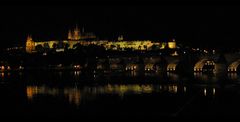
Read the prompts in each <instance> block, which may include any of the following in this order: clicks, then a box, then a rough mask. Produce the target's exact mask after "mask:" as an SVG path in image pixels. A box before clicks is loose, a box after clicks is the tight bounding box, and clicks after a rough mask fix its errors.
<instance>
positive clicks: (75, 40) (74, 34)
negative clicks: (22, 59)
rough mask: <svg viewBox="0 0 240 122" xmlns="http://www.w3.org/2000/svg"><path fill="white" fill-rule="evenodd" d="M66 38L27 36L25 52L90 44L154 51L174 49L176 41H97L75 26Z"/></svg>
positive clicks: (122, 39)
mask: <svg viewBox="0 0 240 122" xmlns="http://www.w3.org/2000/svg"><path fill="white" fill-rule="evenodd" d="M67 37H68V38H67V39H65V40H49V41H39V40H34V39H33V38H32V37H31V36H30V35H28V37H27V40H26V52H28V53H33V52H36V51H37V48H39V46H40V47H43V48H49V49H53V48H54V49H56V51H64V49H65V47H66V45H67V48H68V49H74V48H75V46H74V45H76V44H80V45H83V46H87V45H90V44H94V45H99V46H104V47H105V49H106V50H119V51H124V50H127V49H131V50H154V49H165V48H169V49H175V48H176V47H177V46H176V41H175V40H174V39H173V40H172V41H169V42H160V41H152V40H124V38H123V36H122V35H121V36H119V37H118V39H117V40H99V39H97V37H96V35H95V34H93V33H89V32H85V31H84V28H83V29H82V30H81V31H80V29H79V28H78V27H77V26H76V27H75V28H74V29H73V30H69V31H68V36H67Z"/></svg>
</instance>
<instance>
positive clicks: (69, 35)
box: [68, 30, 72, 40]
mask: <svg viewBox="0 0 240 122" xmlns="http://www.w3.org/2000/svg"><path fill="white" fill-rule="evenodd" d="M68 39H69V40H72V32H71V30H69V31H68Z"/></svg>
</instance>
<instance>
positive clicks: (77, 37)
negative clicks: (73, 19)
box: [73, 25, 80, 40]
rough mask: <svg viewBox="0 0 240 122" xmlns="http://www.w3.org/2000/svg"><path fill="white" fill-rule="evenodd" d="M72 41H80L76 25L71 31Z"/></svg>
mask: <svg viewBox="0 0 240 122" xmlns="http://www.w3.org/2000/svg"><path fill="white" fill-rule="evenodd" d="M73 39H74V40H79V39H80V31H79V29H78V26H77V25H76V28H75V29H74V31H73Z"/></svg>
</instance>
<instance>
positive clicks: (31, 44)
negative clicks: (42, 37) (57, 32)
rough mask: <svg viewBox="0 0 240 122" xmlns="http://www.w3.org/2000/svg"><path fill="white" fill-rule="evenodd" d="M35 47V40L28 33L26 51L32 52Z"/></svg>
mask: <svg viewBox="0 0 240 122" xmlns="http://www.w3.org/2000/svg"><path fill="white" fill-rule="evenodd" d="M34 48H35V44H34V41H33V40H32V37H31V36H30V35H28V37H27V41H26V52H27V53H32V51H33V50H34Z"/></svg>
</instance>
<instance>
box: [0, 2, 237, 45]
mask: <svg viewBox="0 0 240 122" xmlns="http://www.w3.org/2000/svg"><path fill="white" fill-rule="evenodd" d="M0 12H1V13H0V14H1V15H2V18H3V19H1V20H0V24H1V28H0V32H1V38H2V39H1V41H2V42H4V44H2V45H1V47H11V46H16V45H23V44H25V39H26V36H27V34H31V35H32V36H33V38H34V39H36V40H55V39H66V38H67V32H68V30H69V29H70V28H72V27H74V26H75V25H76V24H78V26H79V27H80V28H82V27H84V28H85V30H86V31H88V32H93V33H95V34H96V35H97V36H99V37H100V38H101V39H112V38H113V37H117V36H118V35H124V37H125V38H126V39H130V40H132V39H134V40H141V39H150V40H160V41H167V40H168V39H171V38H175V39H176V41H177V42H178V43H181V44H184V45H186V46H193V47H198V46H199V47H237V45H236V44H235V42H236V41H237V40H238V33H239V29H238V28H239V26H240V24H239V22H238V21H239V19H238V16H237V15H238V13H239V12H240V8H239V7H238V6H207V5H200V6H196V5H194V6H180V5H179V6H177V5H162V6H157V5H156V6H150V5H146V6H144V5H141V6H140V5H138V6H137V5H125V6H124V5H118V6H116V5H115V6H109V5H108V6H107V5H105V6H103V5H99V6H96V5H82V6H78V5H66V6H63V5H62V6H57V5H56V6H51V5H48V6H47V5H35V6H26V5H25V6H16V5H15V6H1V8H0Z"/></svg>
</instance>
